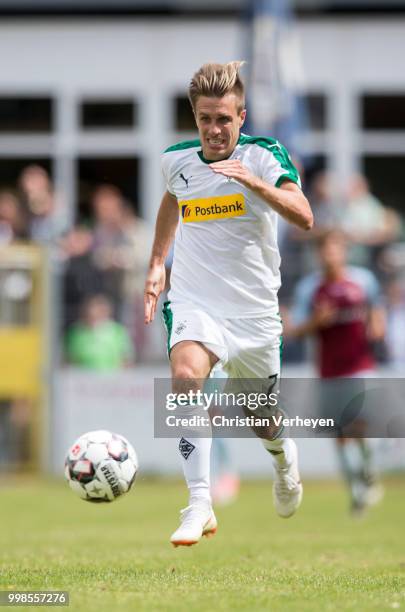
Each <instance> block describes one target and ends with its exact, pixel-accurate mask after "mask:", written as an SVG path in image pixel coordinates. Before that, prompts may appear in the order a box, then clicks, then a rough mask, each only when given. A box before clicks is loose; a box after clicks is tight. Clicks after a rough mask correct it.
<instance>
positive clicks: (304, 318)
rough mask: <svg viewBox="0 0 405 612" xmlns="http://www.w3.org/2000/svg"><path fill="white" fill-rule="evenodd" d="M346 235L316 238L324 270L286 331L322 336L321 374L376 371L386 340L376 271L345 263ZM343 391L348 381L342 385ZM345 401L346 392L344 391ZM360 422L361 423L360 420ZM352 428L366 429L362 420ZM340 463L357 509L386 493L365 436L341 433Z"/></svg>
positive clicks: (309, 284)
mask: <svg viewBox="0 0 405 612" xmlns="http://www.w3.org/2000/svg"><path fill="white" fill-rule="evenodd" d="M346 242H347V240H346V238H345V236H344V234H343V233H342V232H340V231H338V230H330V231H328V232H326V233H324V234H323V235H322V236H321V237H320V238H319V239H318V241H317V247H318V255H319V262H320V271H319V272H314V273H312V274H310V275H308V276H306V277H305V278H303V279H302V280H301V281H300V282H299V283H298V285H297V287H296V290H295V296H294V299H293V308H292V317H291V318H292V325H291V327H290V326H286V327H287V329H286V331H287V336H288V335H290V336H293V337H296V338H299V337H304V336H306V335H312V336H314V337H315V338H316V340H317V349H318V350H317V365H318V371H319V375H320V377H321V378H328V379H336V378H362V377H364V378H368V377H371V376H373V374H374V375H375V367H376V363H375V358H374V354H373V346H372V345H373V343H374V342H376V341H379V340H382V339H383V337H384V332H385V316H384V309H383V307H382V302H381V295H380V289H379V285H378V282H377V280H376V278H375V276H374V275H373V274H372V272H370V271H369V270H367V269H366V268H360V267H354V266H348V265H347V264H346ZM342 391H343V386H342ZM340 399H341V400H342V401H343V399H344V393H343V395H342V396H340ZM356 423H357V425H356ZM352 425H353V430H354V428H356V427H357V433H356V435H358V434H359V433H360V434H361V429H359V428H361V427H362V424H361V421H360V420H359V419H358V420H357V421H356V419H355V418H354V421H353V424H352ZM336 442H337V450H338V455H339V460H340V464H341V467H342V470H343V474H344V476H345V479H346V482H347V484H348V487H349V491H350V500H351V509H352V512H353V514H358V513H361V512H362V511H363V509H364V508H365V506H367V505H371V504H373V503H376V502H377V501H379V499H380V498H381V494H382V488H381V486H380V485H379V484H378V483H377V481H376V476H375V473H374V469H373V453H372V447H371V444H370V442H369V441H368V440H367V439H364V438H361V437H353V438H348V437H341V436H340V437H338V438H337V440H336Z"/></svg>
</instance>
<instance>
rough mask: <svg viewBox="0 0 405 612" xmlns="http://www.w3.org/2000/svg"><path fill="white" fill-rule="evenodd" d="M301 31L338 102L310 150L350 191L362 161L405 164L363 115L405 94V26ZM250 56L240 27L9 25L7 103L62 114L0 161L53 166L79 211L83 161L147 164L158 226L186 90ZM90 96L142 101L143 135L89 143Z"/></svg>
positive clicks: (1, 29)
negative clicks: (348, 181)
mask: <svg viewBox="0 0 405 612" xmlns="http://www.w3.org/2000/svg"><path fill="white" fill-rule="evenodd" d="M297 29H298V33H299V37H300V40H301V49H302V60H303V66H304V71H305V80H306V88H307V89H308V90H320V91H326V92H328V93H329V94H330V101H331V108H330V111H331V116H330V128H329V130H328V131H327V132H326V133H315V134H310V135H307V136H306V137H305V142H306V145H307V147H308V150H309V151H312V152H315V153H316V152H321V153H322V152H323V153H326V154H327V155H328V156H329V164H330V166H331V167H332V168H333V169H334V170H336V172H337V173H338V178H339V179H340V180H344V179H345V177H347V175H348V174H349V173H350V172H351V171H352V169H354V168H355V167H356V165H357V163H358V159H359V157H360V155H359V154H361V153H362V151H367V152H375V153H380V152H389V151H395V152H399V153H405V138H403V135H401V134H399V135H398V134H396V135H390V134H388V133H387V134H367V135H365V134H362V133H361V132H360V131H359V129H358V104H357V96H358V94H359V92H361V91H363V90H377V91H378V90H381V89H390V90H402V91H403V90H404V89H405V81H404V77H405V70H404V68H403V62H402V58H403V57H404V56H405V18H403V17H395V18H390V19H385V18H382V19H380V20H378V21H377V20H375V19H373V20H370V21H367V20H359V19H339V20H336V21H334V20H325V19H322V20H303V21H301V22H299V23H298V24H297ZM243 55H244V38H243V32H242V27H241V25H240V23H239V22H238V21H236V20H229V19H228V20H224V19H210V20H191V19H187V20H186V19H179V20H174V19H166V20H165V19H154V20H150V19H149V20H148V19H131V18H127V19H122V20H113V21H111V22H108V21H98V20H91V19H83V20H80V21H79V20H70V21H69V20H68V19H63V20H62V19H61V20H60V21H59V20H46V19H44V20H43V21H42V22H39V21H38V20H35V21H33V22H30V21H28V20H27V21H26V22H24V21H22V20H18V21H14V22H13V21H12V20H8V21H7V22H6V23H3V24H1V25H0V57H1V58H2V61H1V62H0V96H1V95H4V94H6V93H13V94H15V93H17V92H22V93H43V94H51V95H53V96H55V97H56V99H57V103H58V113H57V121H56V130H55V134H54V135H53V136H51V137H47V136H45V137H35V136H30V137H21V136H13V135H7V136H0V156H2V157H10V156H16V157H18V156H24V155H27V154H28V153H29V154H38V155H49V154H50V155H51V156H53V157H54V158H55V160H56V179H57V181H58V183H59V187H63V190H64V191H65V192H66V198H67V201H68V203H69V205H70V206H72V205H73V202H74V194H75V192H76V187H75V180H76V177H75V176H74V171H73V160H74V158H75V157H76V156H77V155H79V154H80V155H86V154H88V155H92V156H97V155H102V154H117V155H119V154H124V155H125V154H128V155H139V156H140V157H142V158H143V159H144V160H145V163H144V164H143V166H142V168H143V172H142V185H141V194H142V198H141V199H142V201H141V208H142V210H143V214H144V216H145V217H146V218H148V219H150V220H153V219H154V218H155V214H156V209H157V206H158V204H159V200H160V194H161V190H162V188H163V183H162V179H161V173H160V162H159V157H160V153H161V151H162V150H163V149H164V148H165V147H166V146H167V145H168V144H170V143H171V142H173V141H175V140H177V139H182V138H184V136H185V135H184V134H176V133H175V132H174V130H173V128H172V126H171V124H170V121H171V115H170V111H171V106H170V101H171V98H172V97H173V95H175V94H176V93H179V92H184V91H185V90H186V87H187V84H188V80H189V78H190V76H191V75H192V73H193V72H194V71H195V69H196V68H197V67H198V66H199V65H201V64H202V63H204V62H206V61H210V60H216V61H220V62H223V61H228V60H231V59H234V58H240V57H242V56H243ZM85 94H91V95H92V96H94V95H98V94H102V95H106V96H119V95H121V94H122V95H123V96H128V95H130V96H133V97H134V98H137V99H138V100H139V101H140V103H141V125H140V127H139V128H138V129H134V130H125V131H117V132H109V133H108V136H107V135H106V134H105V133H102V132H99V133H92V134H83V133H80V131H79V129H78V126H77V101H78V100H79V99H80V97H81V96H83V95H85ZM70 177H73V181H72V180H71V178H70Z"/></svg>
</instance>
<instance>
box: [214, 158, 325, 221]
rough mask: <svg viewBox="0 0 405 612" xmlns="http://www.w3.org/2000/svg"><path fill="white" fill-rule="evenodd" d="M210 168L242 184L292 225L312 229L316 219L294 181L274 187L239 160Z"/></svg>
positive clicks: (215, 164)
mask: <svg viewBox="0 0 405 612" xmlns="http://www.w3.org/2000/svg"><path fill="white" fill-rule="evenodd" d="M210 167H211V168H212V170H213V171H214V172H216V173H219V174H224V175H225V176H229V177H231V178H233V179H235V180H236V181H238V182H239V183H242V185H244V186H245V187H247V188H248V189H250V190H251V191H253V192H254V193H255V194H256V195H258V196H259V198H261V199H262V200H264V201H265V202H267V204H268V205H269V206H271V208H273V209H274V210H275V211H276V212H278V213H279V215H281V216H282V217H284V219H286V220H287V221H289V222H290V223H293V224H294V225H296V226H298V227H300V228H301V229H304V230H310V229H311V228H312V226H313V223H314V218H313V216H312V211H311V207H310V205H309V202H308V200H307V198H306V197H305V196H304V194H303V193H302V191H301V189H300V188H299V187H298V185H296V184H295V183H293V182H292V181H289V180H285V181H284V182H283V183H282V185H281V187H274V186H273V185H270V184H269V183H266V182H265V181H263V180H262V179H260V178H259V177H258V176H255V175H254V174H252V173H251V172H249V170H247V169H246V168H245V166H244V165H243V164H242V163H241V161H240V160H239V159H225V160H223V161H219V162H214V163H213V164H210Z"/></svg>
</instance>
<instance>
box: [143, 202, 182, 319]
mask: <svg viewBox="0 0 405 612" xmlns="http://www.w3.org/2000/svg"><path fill="white" fill-rule="evenodd" d="M178 221H179V207H178V204H177V199H176V198H175V197H174V196H173V195H171V194H170V193H169V192H168V191H166V193H165V194H164V196H163V198H162V203H161V204H160V208H159V212H158V215H157V219H156V227H155V239H154V241H153V247H152V254H151V257H150V263H149V270H148V274H147V276H146V282H145V293H144V305H145V323H151V321H153V319H154V317H155V312H156V306H157V302H158V299H159V295H160V294H161V293H162V291H163V289H164V287H165V279H166V270H165V259H166V257H167V254H168V252H169V249H170V245H171V243H172V241H173V238H174V234H175V231H176V227H177V224H178Z"/></svg>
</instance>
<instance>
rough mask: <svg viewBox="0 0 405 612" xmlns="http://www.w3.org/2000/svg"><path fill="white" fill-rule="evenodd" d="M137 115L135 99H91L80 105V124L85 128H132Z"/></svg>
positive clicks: (135, 122)
mask: <svg viewBox="0 0 405 612" xmlns="http://www.w3.org/2000/svg"><path fill="white" fill-rule="evenodd" d="M137 115H138V107H137V104H136V103H135V102H134V101H133V100H129V99H127V100H122V99H120V100H94V99H92V100H91V99H89V100H85V101H83V102H82V104H81V106H80V125H81V127H82V128H84V129H112V128H132V127H134V126H135V125H136V124H137V120H138V116H137Z"/></svg>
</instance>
